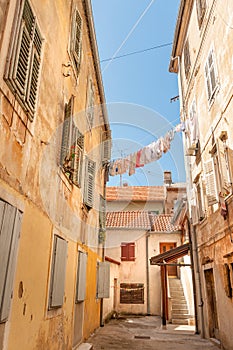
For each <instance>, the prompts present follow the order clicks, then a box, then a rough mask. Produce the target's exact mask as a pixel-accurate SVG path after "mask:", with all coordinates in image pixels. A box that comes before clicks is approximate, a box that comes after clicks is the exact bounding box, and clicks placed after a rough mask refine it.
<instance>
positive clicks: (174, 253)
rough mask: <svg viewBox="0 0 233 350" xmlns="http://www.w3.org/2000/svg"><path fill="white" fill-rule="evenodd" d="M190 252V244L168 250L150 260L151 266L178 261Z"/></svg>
mask: <svg viewBox="0 0 233 350" xmlns="http://www.w3.org/2000/svg"><path fill="white" fill-rule="evenodd" d="M189 250H190V245H189V243H186V244H183V245H180V246H179V247H176V248H173V249H170V250H168V251H167V252H165V253H161V254H159V255H156V256H152V258H150V264H151V265H159V264H161V263H163V262H166V263H169V262H170V261H173V260H176V259H179V258H181V257H182V256H185V255H187V254H188V251H189Z"/></svg>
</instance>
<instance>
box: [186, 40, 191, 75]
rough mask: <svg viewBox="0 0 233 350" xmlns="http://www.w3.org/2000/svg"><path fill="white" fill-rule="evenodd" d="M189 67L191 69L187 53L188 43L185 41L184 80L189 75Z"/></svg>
mask: <svg viewBox="0 0 233 350" xmlns="http://www.w3.org/2000/svg"><path fill="white" fill-rule="evenodd" d="M190 67H191V61H190V52H189V42H188V40H187V41H186V43H185V46H184V69H185V76H186V78H187V77H188V75H189V71H190Z"/></svg>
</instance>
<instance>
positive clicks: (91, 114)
mask: <svg viewBox="0 0 233 350" xmlns="http://www.w3.org/2000/svg"><path fill="white" fill-rule="evenodd" d="M86 117H87V123H88V127H89V129H90V130H91V129H92V128H93V125H94V119H95V90H94V84H93V81H92V79H91V78H89V79H88V88H87V102H86Z"/></svg>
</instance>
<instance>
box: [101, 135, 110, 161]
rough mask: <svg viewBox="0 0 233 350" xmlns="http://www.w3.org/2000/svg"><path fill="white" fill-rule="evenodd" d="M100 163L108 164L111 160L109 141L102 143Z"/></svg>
mask: <svg viewBox="0 0 233 350" xmlns="http://www.w3.org/2000/svg"><path fill="white" fill-rule="evenodd" d="M102 152H103V153H102V154H103V156H102V161H103V162H108V161H109V160H110V158H111V140H105V141H103V142H102Z"/></svg>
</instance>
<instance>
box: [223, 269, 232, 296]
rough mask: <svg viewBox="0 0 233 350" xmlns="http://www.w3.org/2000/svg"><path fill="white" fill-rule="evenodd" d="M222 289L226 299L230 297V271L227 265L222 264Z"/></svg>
mask: <svg viewBox="0 0 233 350" xmlns="http://www.w3.org/2000/svg"><path fill="white" fill-rule="evenodd" d="M224 288H225V292H226V295H227V297H228V298H231V297H232V284H231V270H230V266H229V265H228V264H224Z"/></svg>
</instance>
